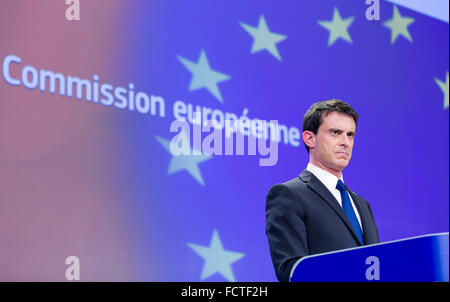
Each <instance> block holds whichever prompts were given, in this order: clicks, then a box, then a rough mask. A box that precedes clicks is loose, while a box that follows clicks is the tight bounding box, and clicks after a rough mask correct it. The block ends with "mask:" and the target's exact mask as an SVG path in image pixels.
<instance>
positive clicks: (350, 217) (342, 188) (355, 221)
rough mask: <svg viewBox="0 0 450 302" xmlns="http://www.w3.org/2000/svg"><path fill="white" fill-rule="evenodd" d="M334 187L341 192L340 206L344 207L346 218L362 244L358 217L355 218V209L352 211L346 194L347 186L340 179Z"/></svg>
mask: <svg viewBox="0 0 450 302" xmlns="http://www.w3.org/2000/svg"><path fill="white" fill-rule="evenodd" d="M336 189H338V190H339V191H340V192H341V198H342V208H343V209H344V212H345V214H347V218H348V220H350V223H351V224H352V226H353V230H354V231H355V233H356V235H358V238H359V241H360V242H361V244H364V240H363V236H362V231H361V227H360V226H359V222H358V218H356V214H355V211H353V207H352V202H351V201H350V196H349V195H348V192H347V188H346V187H345V185H344V183H343V182H342V181H341V180H340V179H339V180H338V182H337V185H336Z"/></svg>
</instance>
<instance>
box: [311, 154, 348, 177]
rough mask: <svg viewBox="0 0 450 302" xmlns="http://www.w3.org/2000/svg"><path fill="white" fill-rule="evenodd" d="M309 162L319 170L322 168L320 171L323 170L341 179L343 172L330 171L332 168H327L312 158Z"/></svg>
mask: <svg viewBox="0 0 450 302" xmlns="http://www.w3.org/2000/svg"><path fill="white" fill-rule="evenodd" d="M309 162H310V163H311V164H312V165H314V166H316V167H317V168H320V169H322V170H325V171H327V172H328V173H331V174H333V175H334V176H336V177H337V178H341V175H342V170H341V171H339V170H334V169H330V168H328V167H325V166H324V165H322V164H321V163H320V162H319V161H316V160H314V159H313V158H310V159H309Z"/></svg>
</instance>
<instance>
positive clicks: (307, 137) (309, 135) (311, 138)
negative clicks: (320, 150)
mask: <svg viewBox="0 0 450 302" xmlns="http://www.w3.org/2000/svg"><path fill="white" fill-rule="evenodd" d="M302 137H303V142H305V145H307V146H308V147H309V148H310V149H311V148H314V146H315V145H316V136H315V135H314V133H313V132H311V131H308V130H305V131H303V133H302Z"/></svg>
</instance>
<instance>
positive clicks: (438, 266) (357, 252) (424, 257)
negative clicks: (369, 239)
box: [290, 233, 449, 282]
mask: <svg viewBox="0 0 450 302" xmlns="http://www.w3.org/2000/svg"><path fill="white" fill-rule="evenodd" d="M448 245H449V233H439V234H430V235H424V236H418V237H412V238H407V239H402V240H396V241H390V242H384V243H379V244H373V245H368V246H362V247H357V248H351V249H346V250H340V251H335V252H330V253H323V254H316V255H311V256H306V257H303V258H301V259H300V260H299V261H297V263H296V264H295V265H294V266H293V268H292V271H291V277H290V281H291V282H304V281H307V282H321V281H325V282H327V281H329V282H339V281H350V282H352V281H353V282H367V281H370V282H374V281H382V282H383V281H384V282H392V281H394V282H395V281H400V282H436V281H439V282H449V276H448V271H449V254H448Z"/></svg>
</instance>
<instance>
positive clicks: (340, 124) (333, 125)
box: [321, 111, 356, 131]
mask: <svg viewBox="0 0 450 302" xmlns="http://www.w3.org/2000/svg"><path fill="white" fill-rule="evenodd" d="M321 126H324V128H327V129H339V130H343V131H355V130H356V124H355V120H354V119H353V117H352V116H350V115H347V114H344V113H340V112H336V111H333V112H330V113H328V114H323V115H322V125H321Z"/></svg>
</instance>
